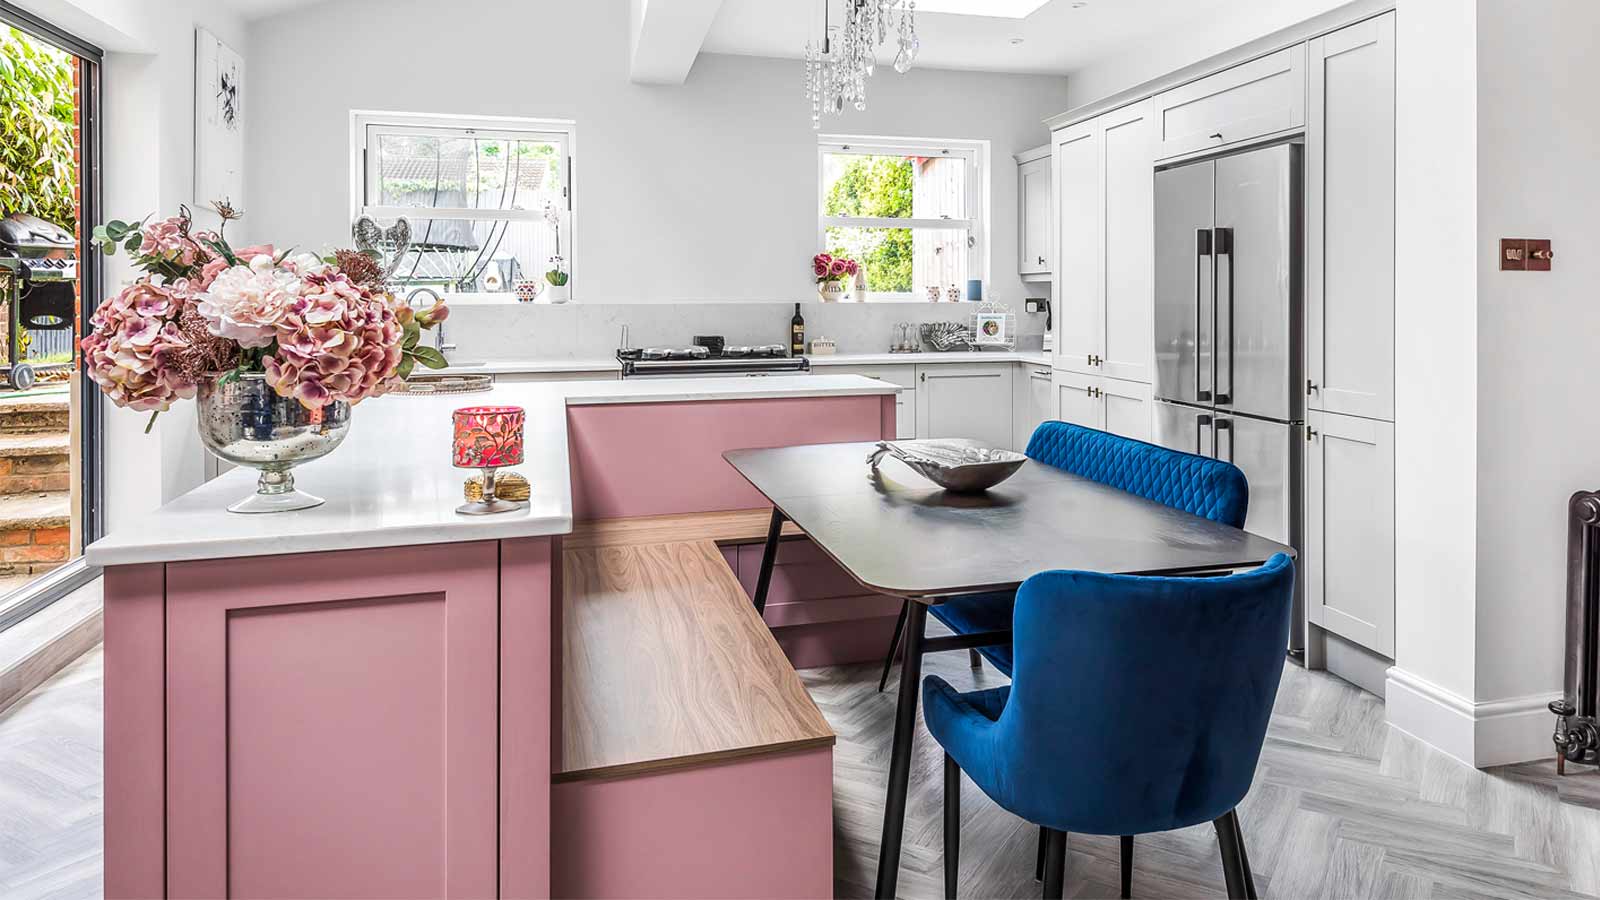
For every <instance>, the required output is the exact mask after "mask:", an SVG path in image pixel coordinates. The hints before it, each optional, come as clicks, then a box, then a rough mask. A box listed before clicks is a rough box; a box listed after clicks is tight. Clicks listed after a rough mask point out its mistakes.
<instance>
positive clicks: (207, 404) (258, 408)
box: [199, 374, 350, 513]
mask: <svg viewBox="0 0 1600 900" xmlns="http://www.w3.org/2000/svg"><path fill="white" fill-rule="evenodd" d="M220 378H221V376H213V377H210V378H207V379H204V380H203V381H201V382H200V392H199V393H200V396H199V401H200V404H199V405H200V440H201V442H203V443H204V444H205V445H206V449H208V450H210V451H211V452H212V453H213V454H215V455H216V456H217V457H218V458H219V459H223V460H226V461H227V462H230V463H233V464H234V465H237V466H247V467H249V468H252V469H258V470H260V472H261V479H260V480H259V481H258V482H257V486H256V492H255V493H254V494H251V495H250V496H248V497H246V498H244V499H243V500H240V501H239V502H238V503H235V504H233V505H232V506H230V507H228V511H229V512H236V513H274V512H288V511H289V510H295V509H310V508H311V507H313V506H321V505H322V504H323V502H324V501H323V499H322V498H321V497H315V496H312V495H311V494H307V493H305V492H304V491H298V490H295V486H294V474H293V473H292V472H290V471H289V470H290V469H292V468H294V467H295V466H298V465H300V464H301V463H304V462H310V461H311V460H314V459H320V458H322V457H324V456H327V455H328V454H329V453H332V452H333V450H334V448H335V447H338V446H339V444H340V443H342V442H343V441H344V436H345V435H346V434H348V433H349V432H350V404H349V403H346V402H344V401H342V400H341V401H335V402H333V403H329V404H328V405H327V406H324V407H322V408H321V409H306V408H305V407H304V406H302V405H300V401H298V400H296V399H294V398H293V397H279V396H278V394H277V392H276V391H274V390H273V389H272V386H271V385H269V384H267V379H266V376H264V375H261V374H254V375H240V376H236V377H232V378H229V379H228V380H227V381H226V382H221V383H219V379H220Z"/></svg>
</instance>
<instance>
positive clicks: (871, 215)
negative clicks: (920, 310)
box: [817, 137, 987, 301]
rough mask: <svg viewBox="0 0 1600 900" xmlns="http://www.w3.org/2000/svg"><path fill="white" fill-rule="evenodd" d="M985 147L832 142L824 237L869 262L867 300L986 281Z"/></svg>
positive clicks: (828, 248) (841, 252) (824, 168)
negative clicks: (981, 279)
mask: <svg viewBox="0 0 1600 900" xmlns="http://www.w3.org/2000/svg"><path fill="white" fill-rule="evenodd" d="M982 155H983V149H982V146H981V145H979V144H976V143H965V142H952V141H922V140H904V139H888V138H844V137H825V138H823V139H822V141H821V143H820V144H819V145H818V156H817V160H818V174H819V179H818V182H819V185H820V196H819V204H818V205H819V209H820V215H819V218H818V226H817V241H818V245H819V248H820V251H821V252H826V253H830V254H832V255H834V256H844V257H846V258H848V259H853V260H855V261H856V262H857V263H859V264H860V268H861V270H862V271H863V272H865V275H866V288H867V294H866V296H865V297H860V296H857V297H856V298H855V299H857V300H880V301H882V300H890V301H893V300H901V301H905V300H928V299H933V298H934V292H937V299H944V298H946V297H947V296H948V294H949V291H950V290H951V289H952V288H953V289H955V290H956V291H958V292H960V295H961V296H965V291H966V286H967V279H969V278H982V277H984V273H983V266H984V260H985V259H986V255H985V253H984V240H985V234H986V231H987V229H986V228H985V227H984V221H983V219H984V209H985V206H984V203H983V194H982V192H983V179H982V168H983V159H982Z"/></svg>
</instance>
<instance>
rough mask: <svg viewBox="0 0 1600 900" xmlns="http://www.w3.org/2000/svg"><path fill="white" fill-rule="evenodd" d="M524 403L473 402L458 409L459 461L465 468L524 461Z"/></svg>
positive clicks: (457, 451)
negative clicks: (511, 404)
mask: <svg viewBox="0 0 1600 900" xmlns="http://www.w3.org/2000/svg"><path fill="white" fill-rule="evenodd" d="M524 415H525V414H524V413H523V411H522V407H520V406H469V407H466V408H465V409H458V410H456V411H455V414H454V420H455V434H456V439H455V463H456V467H457V468H461V469H490V468H501V467H504V466H518V465H521V464H522V426H523V419H524Z"/></svg>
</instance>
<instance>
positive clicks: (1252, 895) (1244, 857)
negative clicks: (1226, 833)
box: [1233, 810, 1256, 900]
mask: <svg viewBox="0 0 1600 900" xmlns="http://www.w3.org/2000/svg"><path fill="white" fill-rule="evenodd" d="M1233 834H1234V837H1235V839H1236V840H1237V841H1238V843H1239V868H1240V869H1241V870H1242V871H1243V872H1244V895H1245V897H1246V898H1248V900H1256V876H1255V873H1253V872H1251V871H1250V854H1249V853H1248V852H1246V851H1245V848H1244V826H1243V825H1241V824H1239V812H1238V810H1235V811H1234V812H1233Z"/></svg>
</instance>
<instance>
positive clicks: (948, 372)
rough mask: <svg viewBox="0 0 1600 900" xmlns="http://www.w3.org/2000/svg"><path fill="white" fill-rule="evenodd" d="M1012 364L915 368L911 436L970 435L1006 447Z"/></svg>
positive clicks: (1009, 413) (1009, 438)
mask: <svg viewBox="0 0 1600 900" xmlns="http://www.w3.org/2000/svg"><path fill="white" fill-rule="evenodd" d="M1015 369H1016V364H1015V363H1009V362H1007V363H941V364H935V365H922V366H917V392H916V393H917V396H916V404H917V432H916V434H917V437H919V438H972V439H974V440H978V441H982V442H984V443H987V444H989V445H990V446H993V447H1009V446H1011V441H1012V438H1013V437H1014V435H1013V434H1012V429H1011V381H1012V375H1013V370H1015Z"/></svg>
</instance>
